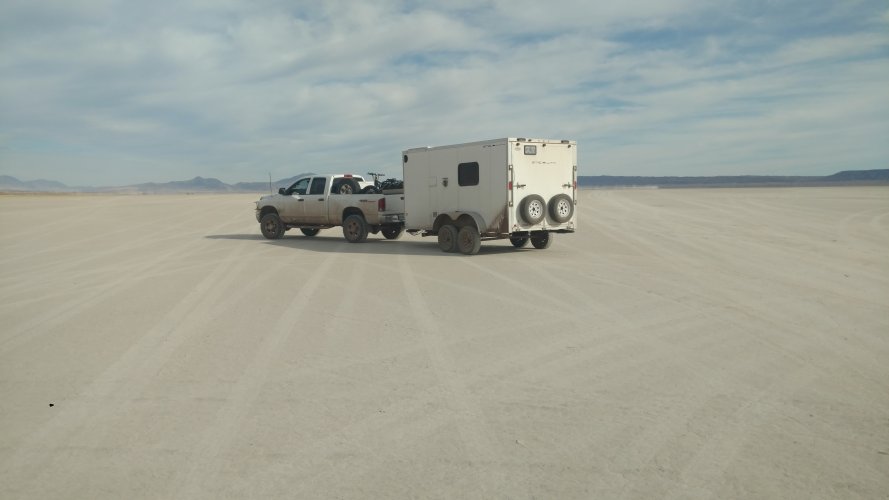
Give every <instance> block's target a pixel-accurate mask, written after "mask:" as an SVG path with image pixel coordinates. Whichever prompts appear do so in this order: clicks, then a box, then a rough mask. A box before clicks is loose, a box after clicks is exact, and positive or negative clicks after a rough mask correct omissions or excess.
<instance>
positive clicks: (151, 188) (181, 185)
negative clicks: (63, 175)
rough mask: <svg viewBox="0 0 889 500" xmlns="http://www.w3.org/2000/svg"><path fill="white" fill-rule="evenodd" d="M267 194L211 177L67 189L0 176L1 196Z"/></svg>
mask: <svg viewBox="0 0 889 500" xmlns="http://www.w3.org/2000/svg"><path fill="white" fill-rule="evenodd" d="M305 175H312V174H311V173H302V174H297V175H295V176H293V177H288V178H286V179H279V180H277V181H274V182H272V189H273V190H274V191H277V190H278V188H279V187H287V186H289V185H291V184H293V183H294V181H296V179H298V178H300V177H303V176H305ZM268 191H269V183H268V182H238V183H235V184H226V183H224V182H222V181H220V180H219V179H214V178H212V177H209V178H207V177H195V178H194V179H191V180H187V181H171V182H164V183H156V182H148V183H144V184H132V185H129V186H113V187H93V186H67V185H65V184H62V183H61V182H56V181H47V180H43V179H38V180H35V181H20V180H18V179H16V178H15V177H12V176H9V175H0V192H35V193H123V194H127V193H132V194H140V193H145V194H181V193H265V192H268Z"/></svg>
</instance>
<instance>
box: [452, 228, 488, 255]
mask: <svg viewBox="0 0 889 500" xmlns="http://www.w3.org/2000/svg"><path fill="white" fill-rule="evenodd" d="M481 247H482V238H481V235H479V234H478V229H476V228H475V226H463V227H461V228H460V232H459V233H457V248H459V249H460V253H463V254H466V255H475V254H477V253H478V251H479V250H480V249H481Z"/></svg>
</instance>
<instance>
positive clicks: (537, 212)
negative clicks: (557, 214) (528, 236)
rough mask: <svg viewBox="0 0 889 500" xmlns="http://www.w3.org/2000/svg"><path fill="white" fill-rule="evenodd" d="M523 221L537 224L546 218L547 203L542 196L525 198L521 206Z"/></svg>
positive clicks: (534, 195) (533, 195)
mask: <svg viewBox="0 0 889 500" xmlns="http://www.w3.org/2000/svg"><path fill="white" fill-rule="evenodd" d="M519 210H520V212H521V215H522V219H525V222H527V223H528V224H537V223H538V222H540V221H542V220H543V218H544V217H545V216H546V203H545V202H544V201H543V198H542V197H541V196H540V195H536V194H532V195H529V196H525V199H523V200H522V203H521V204H520V205H519Z"/></svg>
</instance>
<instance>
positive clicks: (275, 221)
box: [259, 212, 285, 240]
mask: <svg viewBox="0 0 889 500" xmlns="http://www.w3.org/2000/svg"><path fill="white" fill-rule="evenodd" d="M259 230H260V231H262V235H263V236H265V237H266V238H268V239H270V240H278V239H281V237H282V236H284V231H285V229H284V223H283V222H281V218H280V217H278V214H276V213H274V212H272V213H267V214H265V215H263V216H262V219H261V220H260V221H259Z"/></svg>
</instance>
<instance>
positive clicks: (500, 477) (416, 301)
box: [398, 255, 508, 497]
mask: <svg viewBox="0 0 889 500" xmlns="http://www.w3.org/2000/svg"><path fill="white" fill-rule="evenodd" d="M464 261H465V262H467V263H468V262H470V261H469V260H468V259H465V260H464ZM398 268H399V275H400V276H401V281H402V284H403V286H404V293H405V296H406V299H407V306H408V307H409V309H410V314H411V316H413V318H414V322H415V323H416V325H417V329H418V333H419V334H420V335H421V336H422V340H423V344H424V345H425V346H426V349H427V353H428V355H429V358H430V361H431V364H432V368H433V370H434V371H435V374H436V377H437V378H438V380H439V382H440V384H441V386H442V389H443V390H444V396H445V399H446V402H447V406H448V407H449V408H450V410H451V411H452V412H453V413H452V418H453V419H454V422H455V423H456V424H457V430H458V432H459V434H460V438H461V440H462V442H463V448H464V452H465V453H466V458H467V460H469V461H470V462H472V463H481V464H485V467H484V468H485V471H484V474H482V471H481V468H473V469H474V471H475V472H476V476H477V477H476V481H477V484H478V488H479V491H480V493H481V496H482V497H491V496H492V495H494V494H498V493H499V494H502V490H491V489H490V486H489V485H491V484H492V481H491V476H494V477H495V479H494V481H493V484H498V485H506V484H508V483H507V482H506V474H505V473H504V471H503V470H502V467H501V466H500V463H499V457H500V456H502V455H503V453H499V452H497V451H495V447H494V442H495V441H494V440H493V439H492V438H491V435H492V431H491V430H490V429H489V428H488V424H487V422H486V417H485V414H484V411H483V410H482V409H481V407H480V406H479V405H478V403H477V402H476V401H475V400H474V396H473V395H472V392H471V391H470V390H469V389H468V388H467V384H466V382H465V380H464V376H463V374H462V373H461V371H460V370H459V369H458V366H457V363H456V362H455V361H454V360H453V357H452V354H451V353H450V351H449V349H448V347H447V343H446V342H444V341H443V340H442V336H443V335H444V334H445V332H444V331H443V330H442V329H441V327H440V324H439V323H438V322H436V321H435V319H434V318H435V315H434V314H433V313H432V309H431V308H430V306H429V305H428V304H427V302H426V300H425V299H424V298H423V291H422V290H421V289H420V286H419V285H418V284H417V281H416V279H415V278H414V270H413V269H411V266H410V264H409V263H408V262H407V259H406V258H405V257H404V256H403V255H399V256H398ZM454 319H455V320H458V321H459V317H455V318H454Z"/></svg>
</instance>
